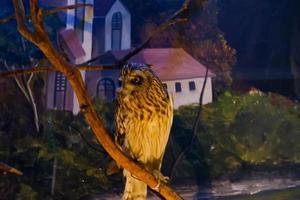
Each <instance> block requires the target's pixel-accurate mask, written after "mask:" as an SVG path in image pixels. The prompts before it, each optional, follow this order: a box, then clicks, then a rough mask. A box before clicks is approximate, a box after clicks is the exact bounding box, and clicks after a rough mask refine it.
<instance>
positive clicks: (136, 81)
mask: <svg viewBox="0 0 300 200" xmlns="http://www.w3.org/2000/svg"><path fill="white" fill-rule="evenodd" d="M142 80H143V78H142V77H140V76H136V77H134V78H133V79H131V80H130V82H131V83H132V84H134V85H140V84H141V83H142Z"/></svg>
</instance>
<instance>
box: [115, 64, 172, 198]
mask: <svg viewBox="0 0 300 200" xmlns="http://www.w3.org/2000/svg"><path fill="white" fill-rule="evenodd" d="M121 80H122V88H121V89H120V90H119V91H118V98H117V99H118V107H117V112H116V135H115V142H116V144H117V145H118V146H119V147H120V148H121V150H122V151H123V152H124V153H125V154H126V155H128V156H130V157H131V158H132V159H134V160H136V161H138V162H139V163H141V164H142V165H143V166H144V167H145V168H146V169H147V170H148V171H150V172H152V174H153V175H154V176H155V177H156V178H157V179H158V180H159V181H166V180H167V177H164V176H163V175H162V174H161V173H160V168H161V164H162V159H163V155H164V152H165V148H166V144H167V141H168V138H169V134H170V129H171V125H172V121H173V101H172V99H171V97H170V95H169V94H168V92H167V90H166V88H165V87H164V86H163V84H162V83H161V81H160V80H159V79H158V77H157V76H156V75H155V74H154V73H153V71H152V70H151V69H150V68H149V67H148V66H147V65H145V64H136V63H134V64H127V65H125V66H124V67H123V69H122V72H121ZM123 173H124V176H125V179H126V184H125V189H124V194H123V199H124V200H133V199H134V200H137V199H138V200H142V199H146V196H147V185H146V184H145V183H143V182H142V181H140V180H138V179H136V178H135V177H133V176H132V175H131V174H130V172H128V171H127V170H124V171H123Z"/></svg>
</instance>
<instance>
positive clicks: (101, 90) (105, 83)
mask: <svg viewBox="0 0 300 200" xmlns="http://www.w3.org/2000/svg"><path fill="white" fill-rule="evenodd" d="M115 88H116V87H115V84H114V81H113V80H111V79H109V78H104V79H101V80H100V81H99V82H98V85H97V97H100V98H102V99H105V100H108V101H111V100H113V99H114V98H115V92H116V89H115Z"/></svg>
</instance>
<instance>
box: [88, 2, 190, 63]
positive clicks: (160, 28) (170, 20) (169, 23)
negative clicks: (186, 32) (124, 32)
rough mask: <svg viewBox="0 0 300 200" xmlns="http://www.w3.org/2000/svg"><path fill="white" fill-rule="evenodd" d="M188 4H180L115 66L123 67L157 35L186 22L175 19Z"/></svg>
mask: <svg viewBox="0 0 300 200" xmlns="http://www.w3.org/2000/svg"><path fill="white" fill-rule="evenodd" d="M190 2H191V0H185V1H184V3H183V4H182V7H181V8H180V9H179V10H177V11H176V12H175V13H174V14H173V15H172V16H171V17H170V18H168V19H167V20H166V21H165V22H164V23H162V24H161V25H160V26H158V27H157V29H156V30H155V31H154V32H153V33H152V34H151V35H150V36H149V37H148V38H147V39H146V40H145V41H144V42H143V43H142V44H141V45H140V46H138V47H137V48H135V49H133V50H131V51H130V52H129V53H128V54H127V55H126V56H124V57H123V58H122V59H121V60H119V61H118V63H117V64H118V65H119V66H120V65H123V64H124V63H126V62H127V61H128V60H129V59H130V58H132V57H133V56H135V55H136V54H137V53H139V52H140V51H141V50H142V49H144V48H145V47H146V46H147V45H148V44H149V42H150V41H151V40H152V39H153V38H154V37H156V36H157V35H159V34H160V33H161V32H163V31H164V30H166V29H167V28H169V27H170V26H173V25H175V24H177V23H182V22H186V21H187V19H186V18H179V19H177V17H179V16H180V15H181V14H182V13H184V12H185V11H187V10H188V7H189V5H190ZM101 56H102V55H99V56H96V57H94V58H92V59H91V60H88V61H87V62H85V63H83V64H84V65H86V64H89V63H92V62H94V61H95V60H98V59H99V58H100V57H101Z"/></svg>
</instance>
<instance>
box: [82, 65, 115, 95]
mask: <svg viewBox="0 0 300 200" xmlns="http://www.w3.org/2000/svg"><path fill="white" fill-rule="evenodd" d="M119 74H120V71H119V70H105V71H87V72H86V74H85V86H86V88H87V90H88V94H89V96H90V97H96V92H97V85H98V82H99V81H100V80H101V79H103V78H109V79H112V80H113V81H114V83H115V88H116V89H117V88H118V82H119V81H118V78H119Z"/></svg>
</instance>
